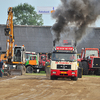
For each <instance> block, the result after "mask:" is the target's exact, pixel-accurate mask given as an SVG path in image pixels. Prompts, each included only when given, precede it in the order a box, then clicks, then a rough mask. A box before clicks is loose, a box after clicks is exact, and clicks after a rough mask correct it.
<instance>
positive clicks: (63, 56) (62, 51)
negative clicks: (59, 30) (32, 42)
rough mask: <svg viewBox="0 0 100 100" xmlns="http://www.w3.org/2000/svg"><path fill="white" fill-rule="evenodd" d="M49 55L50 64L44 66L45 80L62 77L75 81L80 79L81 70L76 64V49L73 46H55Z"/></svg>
mask: <svg viewBox="0 0 100 100" xmlns="http://www.w3.org/2000/svg"><path fill="white" fill-rule="evenodd" d="M68 44H69V43H68ZM51 55H52V57H51V62H50V64H48V65H47V66H46V76H47V78H49V79H51V80H55V79H58V78H60V77H64V78H70V79H71V80H75V81H76V80H77V79H78V78H81V77H82V68H80V67H79V64H78V62H77V49H76V48H75V47H73V45H72V46H67V45H65V46H56V47H55V49H54V50H53V51H52V54H51Z"/></svg>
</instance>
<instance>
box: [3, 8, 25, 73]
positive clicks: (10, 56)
mask: <svg viewBox="0 0 100 100" xmlns="http://www.w3.org/2000/svg"><path fill="white" fill-rule="evenodd" d="M4 32H5V36H6V37H7V42H6V43H7V44H6V56H5V58H6V61H5V64H6V67H5V68H6V69H8V70H9V72H10V74H11V75H16V74H18V75H21V74H25V72H26V68H25V66H24V65H25V51H26V50H25V47H24V45H22V46H17V45H14V42H15V40H14V30H13V10H12V7H9V8H8V19H7V23H6V28H5V29H4Z"/></svg>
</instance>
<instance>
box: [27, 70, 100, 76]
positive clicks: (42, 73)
mask: <svg viewBox="0 0 100 100" xmlns="http://www.w3.org/2000/svg"><path fill="white" fill-rule="evenodd" d="M26 75H43V76H45V75H46V73H45V71H41V72H40V73H26ZM82 77H100V76H99V75H82Z"/></svg>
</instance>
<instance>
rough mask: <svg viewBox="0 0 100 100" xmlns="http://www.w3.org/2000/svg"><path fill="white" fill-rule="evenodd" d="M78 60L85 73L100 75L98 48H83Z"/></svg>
mask: <svg viewBox="0 0 100 100" xmlns="http://www.w3.org/2000/svg"><path fill="white" fill-rule="evenodd" d="M78 62H79V63H80V66H81V67H82V68H83V75H88V74H96V75H100V57H99V49H98V48H82V50H81V56H80V58H79V59H78Z"/></svg>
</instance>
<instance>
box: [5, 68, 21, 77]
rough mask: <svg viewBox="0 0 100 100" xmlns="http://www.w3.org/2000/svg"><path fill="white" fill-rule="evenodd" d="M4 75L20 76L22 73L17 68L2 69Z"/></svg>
mask: <svg viewBox="0 0 100 100" xmlns="http://www.w3.org/2000/svg"><path fill="white" fill-rule="evenodd" d="M4 75H5V76H9V75H12V76H20V75H22V73H21V70H17V69H11V70H8V69H4Z"/></svg>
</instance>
